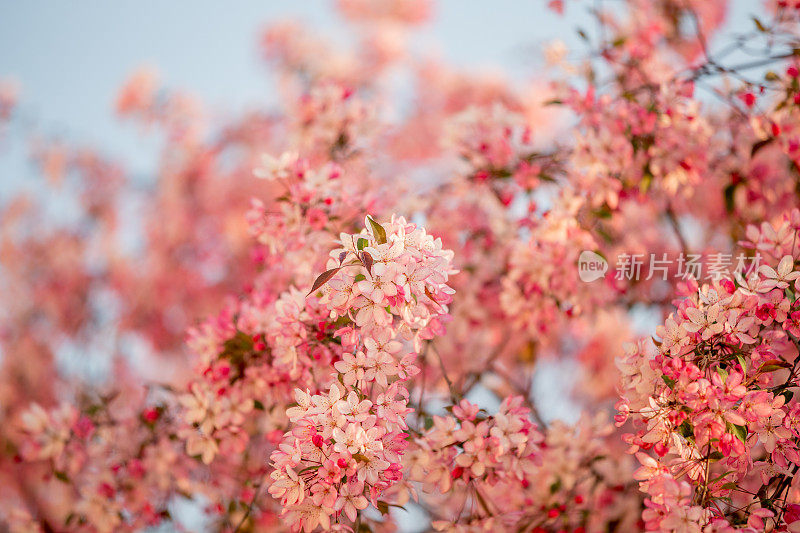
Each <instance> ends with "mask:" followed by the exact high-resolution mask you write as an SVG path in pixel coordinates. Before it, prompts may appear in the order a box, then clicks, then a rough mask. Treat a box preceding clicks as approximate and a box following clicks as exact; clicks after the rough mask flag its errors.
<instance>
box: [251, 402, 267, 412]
mask: <svg viewBox="0 0 800 533" xmlns="http://www.w3.org/2000/svg"><path fill="white" fill-rule="evenodd" d="M253 407H254V408H255V409H258V410H259V411H266V409H264V404H263V403H261V402H260V401H259V400H253Z"/></svg>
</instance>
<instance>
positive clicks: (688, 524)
mask: <svg viewBox="0 0 800 533" xmlns="http://www.w3.org/2000/svg"><path fill="white" fill-rule="evenodd" d="M796 216H797V212H796V211H795V212H793V213H792V214H791V215H789V216H787V217H785V220H784V222H783V223H782V224H780V225H778V227H774V226H770V225H768V224H767V225H765V226H763V227H762V228H761V230H760V231H759V230H758V229H757V228H755V227H751V228H749V229H748V235H750V236H751V237H758V241H757V243H758V244H756V243H753V242H750V243H749V245H750V247H755V248H758V249H760V250H763V251H764V252H767V251H768V250H767V247H766V245H765V244H766V243H765V241H766V238H769V236H773V237H776V236H777V232H778V231H782V230H781V228H786V227H787V226H786V225H787V224H789V223H790V221H791V220H792V219H794V218H796ZM783 231H784V232H785V230H783ZM790 233H791V234H792V235H791V238H790V240H796V238H797V230H796V229H792V230H791V231H790ZM783 251H784V250H783V249H782V246H781V243H780V242H774V248H773V249H772V250H771V251H770V252H771V253H770V254H769V255H776V254H780V253H783ZM795 253H797V252H796V251H795ZM795 267H796V259H795V257H794V256H792V255H784V256H783V257H782V258H781V259H780V262H779V263H778V264H777V265H776V264H774V263H773V264H772V265H770V264H762V265H761V266H760V267H758V269H757V270H755V269H752V271H751V272H750V273H741V272H737V273H736V277H735V280H730V279H721V280H719V281H718V282H715V283H713V284H706V285H702V286H698V285H697V284H696V283H694V282H691V283H688V284H687V285H686V287H685V290H684V293H683V296H684V298H683V299H681V300H678V301H677V310H676V311H675V312H674V313H672V314H670V316H669V317H668V318H667V320H666V322H665V323H664V325H662V326H659V327H658V329H657V330H656V333H657V335H658V340H657V341H655V345H654V346H652V347H651V348H648V346H647V345H646V343H644V341H641V342H640V343H638V344H633V345H630V346H629V347H628V349H627V351H626V354H625V357H624V358H623V359H622V360H621V362H620V369H621V370H622V373H623V385H622V388H621V392H622V400H621V401H620V402H619V403H618V405H617V407H618V409H619V410H620V414H619V415H618V417H617V421H618V423H620V424H621V423H623V422H625V421H626V420H627V419H628V418H629V417H630V418H631V419H633V421H634V423H635V425H634V427H635V428H636V432H635V433H632V434H629V435H627V436H626V441H627V442H628V443H629V444H630V446H631V448H630V452H631V453H635V454H636V457H637V458H638V459H639V461H640V462H641V465H642V466H641V467H640V468H639V469H638V470H637V471H636V472H635V474H634V477H635V478H636V479H638V480H639V481H640V487H641V490H642V491H644V492H645V493H646V494H647V495H648V499H647V500H646V501H645V505H646V510H645V512H644V514H643V519H644V520H645V525H646V527H647V529H648V530H652V531H663V530H671V531H695V530H696V531H700V530H701V529H702V528H706V529H703V531H706V530H708V531H732V530H733V529H734V526H738V525H743V524H746V529H747V530H748V531H763V530H764V529H765V528H768V529H772V528H775V527H781V528H786V527H790V528H797V527H798V524H795V522H796V521H797V520H798V519H799V518H800V517H798V515H797V513H796V510H795V507H794V504H793V503H791V499H790V500H789V501H787V496H789V495H790V493H792V492H793V491H796V490H797V488H796V484H795V481H794V480H795V479H796V478H795V477H794V473H795V472H796V471H797V469H798V468H799V467H800V449H798V443H800V441H799V440H798V437H800V432H798V424H797V421H798V413H800V404H798V403H797V402H796V401H795V400H794V389H795V388H796V387H797V386H798V375H797V362H798V344H797V343H798V333H800V329H799V328H798V325H800V324H798V319H800V307H798V306H800V303H798V301H797V291H798V288H800V283H798V282H797V279H798V278H800V271H797V270H795ZM792 524H795V525H792Z"/></svg>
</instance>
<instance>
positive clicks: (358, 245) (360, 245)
mask: <svg viewBox="0 0 800 533" xmlns="http://www.w3.org/2000/svg"><path fill="white" fill-rule="evenodd" d="M368 244H369V241H368V240H367V239H365V238H364V237H359V238H358V240H357V241H356V248H358V249H359V250H363V249H364V248H365V247H366V246H367V245H368Z"/></svg>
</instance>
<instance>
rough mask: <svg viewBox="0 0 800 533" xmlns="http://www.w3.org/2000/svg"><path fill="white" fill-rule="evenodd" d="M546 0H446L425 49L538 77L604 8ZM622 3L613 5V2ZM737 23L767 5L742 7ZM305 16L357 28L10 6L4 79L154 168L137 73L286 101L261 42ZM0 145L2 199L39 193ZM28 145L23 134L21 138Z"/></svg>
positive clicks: (418, 42) (198, 4)
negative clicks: (123, 117)
mask: <svg viewBox="0 0 800 533" xmlns="http://www.w3.org/2000/svg"><path fill="white" fill-rule="evenodd" d="M545 5H546V0H501V1H498V2H487V1H485V0H443V1H440V2H438V3H437V4H436V9H435V17H434V19H433V21H431V22H430V23H429V24H427V25H426V26H424V27H423V28H422V29H421V30H420V31H418V32H417V34H416V37H415V40H414V46H415V47H416V49H417V50H420V51H424V52H426V53H432V54H435V55H438V56H440V57H443V58H445V59H446V60H448V61H449V62H451V63H454V64H456V65H459V66H463V67H467V68H474V69H488V70H492V71H495V72H504V73H505V74H507V75H508V76H509V77H512V78H532V77H535V76H536V75H537V64H539V62H540V60H541V54H540V50H541V45H542V44H543V43H545V42H548V41H551V40H553V39H555V38H560V39H562V40H564V41H565V42H566V43H567V44H568V45H574V46H576V47H577V46H579V43H578V39H577V37H576V31H575V30H576V28H577V27H579V26H582V27H586V28H591V26H592V20H591V19H590V17H589V16H588V15H587V11H586V10H587V7H588V6H590V5H592V2H577V1H573V2H567V6H568V10H567V15H566V16H565V17H559V16H557V15H555V14H554V13H552V12H551V11H550V10H548V9H546V7H545ZM606 5H607V6H608V5H613V3H608V2H607V3H606ZM734 5H735V9H734V11H733V14H732V17H731V18H732V19H733V25H736V26H742V25H743V24H746V23H747V19H746V16H745V15H744V13H745V12H746V11H747V10H748V9H752V8H753V7H755V6H757V5H759V4H758V3H757V2H756V1H755V0H738V1H736V2H734ZM287 18H290V19H299V20H303V21H306V22H308V23H309V27H311V28H316V29H319V30H320V31H321V32H322V33H324V34H329V35H332V36H334V37H335V38H339V39H343V38H345V36H346V35H347V28H346V26H345V24H344V23H343V21H342V20H341V19H339V18H338V17H337V15H336V13H335V12H334V10H333V7H332V2H331V1H330V0H328V1H323V0H305V1H296V0H295V1H288V0H284V1H277V0H274V1H269V2H264V1H263V0H261V1H256V0H237V1H236V2H219V1H215V0H191V1H190V0H171V1H170V2H156V1H153V0H151V1H144V2H131V1H123V2H90V1H88V0H72V1H70V2H46V1H44V0H26V1H24V2H13V1H10V0H6V1H0V50H3V52H2V53H0V78H4V77H9V76H10V77H14V78H16V79H17V80H19V82H20V83H21V84H22V87H23V89H22V90H23V94H22V98H23V110H24V112H25V115H26V116H28V117H33V118H34V119H35V120H36V121H37V123H39V124H40V125H41V126H42V127H43V130H44V132H45V133H47V134H49V135H58V136H62V137H65V138H67V139H70V140H72V141H78V142H85V143H89V144H92V145H93V146H98V147H102V149H103V151H104V152H105V153H106V154H108V155H110V156H112V157H113V158H115V159H121V160H122V161H124V162H125V163H126V166H127V167H128V168H132V169H133V170H134V171H137V172H147V171H148V170H149V169H152V168H154V158H155V154H156V150H155V147H156V142H155V140H153V139H147V138H143V137H142V135H141V132H139V131H137V129H136V128H135V127H132V126H131V125H125V124H121V123H120V122H119V121H118V120H117V119H116V118H115V117H114V114H113V109H112V106H113V101H114V97H115V94H116V92H117V90H118V88H119V87H120V86H121V84H122V82H123V81H124V80H125V79H126V77H127V76H128V75H129V74H130V73H131V71H133V70H134V69H136V68H137V67H140V66H142V65H151V66H154V67H156V68H157V70H158V71H159V72H160V73H161V76H162V79H163V81H164V82H165V83H166V85H168V86H171V87H180V88H184V89H187V90H189V91H190V92H192V93H194V94H196V95H198V96H200V97H201V98H202V99H203V101H204V102H206V103H207V104H209V105H210V106H211V108H212V109H214V110H216V111H219V112H223V113H224V112H237V111H241V110H244V109H247V108H248V107H256V106H259V107H263V106H264V105H265V104H269V103H270V102H273V101H274V96H273V86H272V85H271V81H270V76H269V72H268V67H267V65H265V64H264V63H263V62H262V61H261V60H260V59H259V57H258V51H257V37H258V34H259V31H260V29H262V28H263V27H264V26H265V25H268V24H269V23H270V22H275V21H278V20H284V19H287ZM11 133H12V135H10V136H7V138H6V139H5V140H4V141H3V142H2V143H0V203H2V200H3V197H4V196H5V197H7V196H8V194H9V193H10V192H11V191H12V190H15V189H18V188H19V187H20V186H26V185H31V181H30V180H31V173H30V171H29V169H28V167H27V166H26V163H25V158H24V154H25V149H24V144H22V142H21V140H20V139H19V138H17V139H15V138H14V135H13V133H14V132H13V131H12V132H11ZM17 137H19V136H17Z"/></svg>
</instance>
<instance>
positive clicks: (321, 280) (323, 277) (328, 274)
mask: <svg viewBox="0 0 800 533" xmlns="http://www.w3.org/2000/svg"><path fill="white" fill-rule="evenodd" d="M341 269H342V267H337V268H332V269H330V270H326V271H325V272H323V273H322V274H320V275H319V277H317V279H315V280H314V285H312V286H311V290H310V291H308V294H306V297H308V296H309V295H310V294H311V293H312V292H314V291H315V290H317V289H319V288H320V287H322V286H323V285H325V284H326V283H327V282H328V281H329V280H330V279H331V278H332V277H333V276H335V275H336V273H337V272H339V271H340V270H341Z"/></svg>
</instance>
